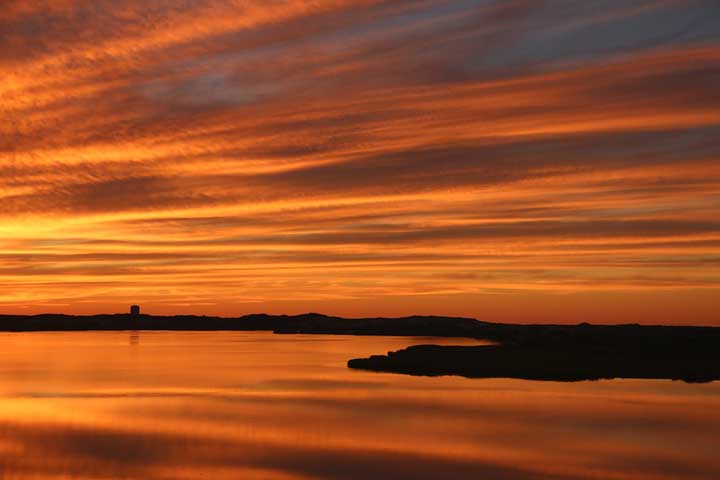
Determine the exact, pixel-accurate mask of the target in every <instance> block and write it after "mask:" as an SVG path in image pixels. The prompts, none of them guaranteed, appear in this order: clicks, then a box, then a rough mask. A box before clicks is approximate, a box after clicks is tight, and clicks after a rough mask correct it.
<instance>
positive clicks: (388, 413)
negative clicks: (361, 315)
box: [0, 332, 720, 479]
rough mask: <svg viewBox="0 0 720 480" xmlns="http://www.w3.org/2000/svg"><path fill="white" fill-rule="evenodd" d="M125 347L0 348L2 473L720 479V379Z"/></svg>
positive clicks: (60, 338)
mask: <svg viewBox="0 0 720 480" xmlns="http://www.w3.org/2000/svg"><path fill="white" fill-rule="evenodd" d="M132 338H133V334H132V333H131V334H130V339H131V342H130V344H128V341H127V339H128V337H127V332H124V333H123V332H106V333H32V334H5V335H0V365H1V367H0V368H1V370H0V374H1V375H0V378H1V379H2V381H1V383H0V432H1V434H0V473H1V474H0V477H2V478H43V479H45V478H46V479H50V478H57V477H58V476H60V477H63V478H66V477H71V478H72V477H74V478H98V477H102V478H108V477H109V478H143V479H191V478H192V479H194V478H217V479H223V478H228V479H230V478H233V479H236V478H248V479H255V478H257V479H260V478H262V479H308V478H317V479H346V478H347V479H368V478H392V479H404V478H407V479H411V478H412V479H435V478H443V479H446V478H461V479H465V478H489V479H494V478H502V479H528V478H533V479H534V478H543V479H546V478H547V479H555V478H557V479H572V478H577V479H581V478H582V479H584V478H602V479H631V478H632V479H666V478H667V479H670V478H689V479H693V478H697V479H716V478H720V461H719V460H718V459H717V455H716V453H715V451H714V450H715V448H716V446H717V440H718V436H717V432H718V431H720V409H719V408H718V407H719V406H720V387H719V386H718V383H717V382H716V383H713V384H708V385H688V384H684V383H677V382H675V383H674V382H669V381H608V382H581V383H575V384H564V383H553V382H526V381H521V380H502V379H489V380H470V379H463V378H452V377H444V378H422V377H408V376H402V375H388V374H375V373H372V372H361V371H353V370H348V369H347V368H346V367H345V362H346V360H347V359H348V358H351V357H356V356H367V355H369V354H372V353H378V352H384V351H386V350H394V349H398V348H402V347H403V346H407V345H408V344H409V343H428V339H412V340H409V339H406V338H378V337H338V336H305V335H299V336H295V335H289V336H281V335H272V334H266V333H229V332H216V333H197V332H195V333H189V332H184V333H183V332H181V333H170V332H162V333H160V332H158V333H147V332H146V333H144V334H143V342H142V344H137V343H135V344H133V343H132ZM435 341H438V342H440V341H442V340H433V342H435ZM445 343H458V341H457V340H449V341H448V340H446V341H445Z"/></svg>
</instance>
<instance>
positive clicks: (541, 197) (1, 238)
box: [0, 0, 720, 325]
mask: <svg viewBox="0 0 720 480" xmlns="http://www.w3.org/2000/svg"><path fill="white" fill-rule="evenodd" d="M2 3H3V5H2V8H0V73H1V74H2V75H0V312H2V313H28V314H29V313H40V312H64V313H76V314H80V313H101V312H108V313H109V312H122V311H126V310H127V308H128V306H129V305H130V304H131V303H139V304H141V305H142V307H143V310H144V311H145V312H147V313H155V314H177V313H192V314H208V315H226V316H232V315H241V314H246V313H256V312H268V313H287V314H294V313H302V312H307V311H319V312H323V313H327V314H334V315H344V316H399V315H410V314H436V315H458V316H469V317H474V318H478V319H482V320H488V321H508V322H522V323H531V322H552V323H577V322H583V321H588V322H596V323H667V324H705V325H720V314H719V313H718V311H720V308H718V303H719V302H718V298H720V161H719V160H720V2H717V1H716V0H664V1H663V0H655V1H649V0H593V1H582V2H578V1H572V0H547V1H541V0H505V1H498V0H474V1H471V0H455V1H446V0H407V1H380V0H308V1H299V0H258V1H251V0H246V1H240V0H154V1H147V0H143V1H140V0H3V2H2Z"/></svg>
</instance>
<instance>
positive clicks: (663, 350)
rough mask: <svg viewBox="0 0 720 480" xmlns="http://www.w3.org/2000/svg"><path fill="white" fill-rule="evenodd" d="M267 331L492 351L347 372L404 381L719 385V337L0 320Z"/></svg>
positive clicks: (620, 328)
mask: <svg viewBox="0 0 720 480" xmlns="http://www.w3.org/2000/svg"><path fill="white" fill-rule="evenodd" d="M80 330H248V331H250V330H266V331H267V330H269V331H273V332H275V333H285V334H291V333H304V334H341V335H400V336H435V337H466V338H476V339H483V340H492V341H494V342H495V343H496V344H495V345H489V346H488V345H480V346H471V347H454V346H437V345H417V346H412V347H409V348H407V349H404V350H400V351H397V352H389V353H388V354H387V355H374V356H371V357H369V358H362V359H353V360H350V361H349V362H348V366H349V367H350V368H359V369H366V370H373V371H381V372H395V373H405V374H411V375H431V376H435V375H461V376H465V377H472V378H488V377H510V378H522V379H532V380H556V381H576V380H594V379H602V378H658V379H660V378H663V379H678V380H684V381H687V382H707V381H712V380H719V379H720V328H712V327H677V326H641V325H635V324H632V325H589V324H580V325H514V324H501V323H489V322H481V321H478V320H474V319H470V318H456V317H433V316H414V317H405V318H363V319H345V318H340V317H330V316H326V315H321V314H317V313H308V314H304V315H296V316H287V315H265V314H257V315H246V316H243V317H237V318H226V317H207V316H152V315H139V316H136V317H134V316H131V315H127V314H118V315H94V316H70V315H52V314H48V315H33V316H19V315H0V331H16V332H17V331H80Z"/></svg>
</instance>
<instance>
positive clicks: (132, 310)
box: [130, 305, 140, 317]
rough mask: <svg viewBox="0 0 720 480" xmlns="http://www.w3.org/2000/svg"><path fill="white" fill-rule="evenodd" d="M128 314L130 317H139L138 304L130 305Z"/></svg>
mask: <svg viewBox="0 0 720 480" xmlns="http://www.w3.org/2000/svg"><path fill="white" fill-rule="evenodd" d="M130 316H131V317H139V316H140V305H131V306H130Z"/></svg>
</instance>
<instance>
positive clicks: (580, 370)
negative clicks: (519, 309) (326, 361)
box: [348, 324, 720, 382]
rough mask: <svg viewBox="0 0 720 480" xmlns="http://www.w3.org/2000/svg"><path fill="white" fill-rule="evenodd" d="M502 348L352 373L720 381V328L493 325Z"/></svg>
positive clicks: (440, 349)
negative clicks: (368, 371) (370, 371)
mask: <svg viewBox="0 0 720 480" xmlns="http://www.w3.org/2000/svg"><path fill="white" fill-rule="evenodd" d="M485 328H486V329H487V331H488V332H489V334H488V335H486V336H485V337H483V338H489V339H493V340H496V341H497V342H499V344H497V345H489V346H488V345H481V346H471V347H460V346H437V345H416V346H412V347H408V348H406V349H404V350H400V351H397V352H388V354H387V355H373V356H371V357H369V358H359V359H353V360H350V361H349V362H348V366H349V367H350V368H358V369H364V370H372V371H377V372H394V373H404V374H410V375H424V376H437V375H460V376H463V377H469V378H496V377H503V378H520V379H526V380H554V381H579V380H600V379H612V378H639V379H671V380H684V381H686V382H710V381H713V380H720V328H711V327H675V326H640V325H588V324H581V325H507V324H491V325H488V326H486V327H485Z"/></svg>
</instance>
